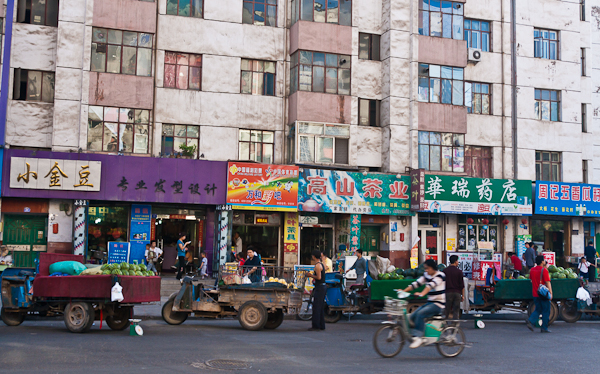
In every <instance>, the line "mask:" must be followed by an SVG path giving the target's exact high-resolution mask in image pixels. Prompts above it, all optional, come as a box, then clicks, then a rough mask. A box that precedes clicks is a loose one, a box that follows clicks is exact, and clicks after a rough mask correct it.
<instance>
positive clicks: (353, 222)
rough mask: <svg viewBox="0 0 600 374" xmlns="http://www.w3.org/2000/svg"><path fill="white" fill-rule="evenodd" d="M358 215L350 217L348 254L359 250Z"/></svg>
mask: <svg viewBox="0 0 600 374" xmlns="http://www.w3.org/2000/svg"><path fill="white" fill-rule="evenodd" d="M360 226H361V224H360V215H358V214H351V215H350V253H352V254H353V253H354V252H356V250H357V249H359V248H360Z"/></svg>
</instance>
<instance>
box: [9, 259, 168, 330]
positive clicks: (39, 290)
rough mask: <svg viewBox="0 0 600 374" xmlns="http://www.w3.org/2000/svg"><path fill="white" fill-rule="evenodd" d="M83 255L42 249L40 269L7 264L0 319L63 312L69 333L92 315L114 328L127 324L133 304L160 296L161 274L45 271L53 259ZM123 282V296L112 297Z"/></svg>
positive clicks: (86, 326)
mask: <svg viewBox="0 0 600 374" xmlns="http://www.w3.org/2000/svg"><path fill="white" fill-rule="evenodd" d="M83 260H84V259H83V256H78V255H65V254H54V253H41V254H40V263H39V270H38V271H36V269H34V268H8V269H6V270H4V272H3V273H2V278H1V279H2V311H1V316H2V321H4V323H5V324H6V325H8V326H18V325H20V324H21V323H23V321H24V320H25V318H26V317H27V315H40V316H48V317H52V316H63V318H64V321H65V325H66V326H67V328H68V329H69V330H70V331H72V332H87V331H89V330H90V328H91V327H92V324H93V323H94V321H95V320H104V321H106V324H107V325H108V327H110V328H111V329H113V330H123V329H125V328H127V326H129V318H131V317H132V314H133V306H134V305H135V304H140V303H146V302H157V301H160V277H140V276H117V275H77V276H49V267H50V265H51V264H53V263H55V262H59V261H78V262H81V263H83ZM116 282H118V283H119V284H120V285H121V286H122V287H123V290H122V292H123V298H124V299H123V301H121V302H116V301H111V289H112V287H113V286H114V285H115V283H116Z"/></svg>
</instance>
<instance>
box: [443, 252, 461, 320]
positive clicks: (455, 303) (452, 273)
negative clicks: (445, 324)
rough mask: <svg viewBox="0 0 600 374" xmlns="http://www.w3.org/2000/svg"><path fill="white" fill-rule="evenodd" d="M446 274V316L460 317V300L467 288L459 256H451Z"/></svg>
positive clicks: (445, 270)
mask: <svg viewBox="0 0 600 374" xmlns="http://www.w3.org/2000/svg"><path fill="white" fill-rule="evenodd" d="M444 274H446V318H452V319H459V318H460V302H461V301H462V300H463V289H464V288H465V282H464V279H463V278H464V274H463V272H462V270H460V269H459V268H458V256H457V255H452V256H450V266H448V267H447V268H445V269H444Z"/></svg>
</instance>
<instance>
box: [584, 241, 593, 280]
mask: <svg viewBox="0 0 600 374" xmlns="http://www.w3.org/2000/svg"><path fill="white" fill-rule="evenodd" d="M583 255H584V256H585V259H586V260H588V261H589V263H590V264H591V266H590V267H589V269H588V280H589V281H590V282H595V281H596V248H594V241H593V240H590V241H588V245H587V247H585V249H584V250H583Z"/></svg>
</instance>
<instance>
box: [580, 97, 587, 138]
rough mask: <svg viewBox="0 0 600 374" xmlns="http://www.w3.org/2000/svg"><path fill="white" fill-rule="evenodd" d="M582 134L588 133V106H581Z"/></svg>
mask: <svg viewBox="0 0 600 374" xmlns="http://www.w3.org/2000/svg"><path fill="white" fill-rule="evenodd" d="M581 132H587V104H583V103H582V104H581Z"/></svg>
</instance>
